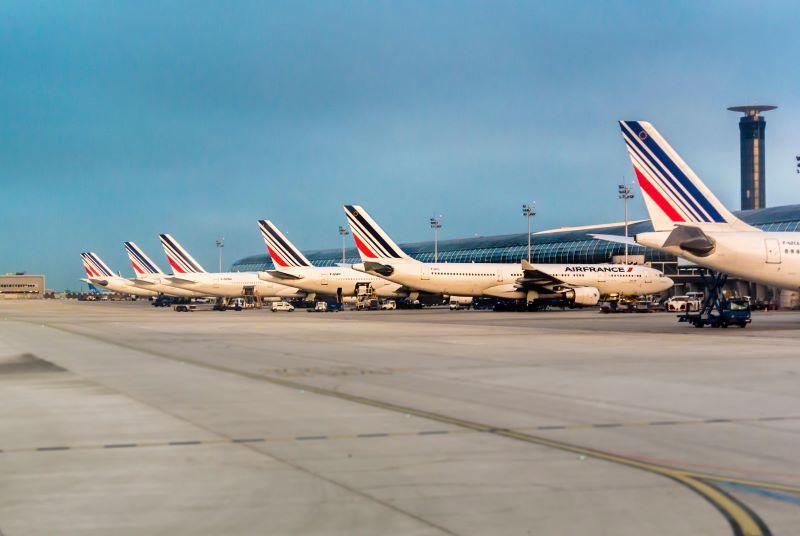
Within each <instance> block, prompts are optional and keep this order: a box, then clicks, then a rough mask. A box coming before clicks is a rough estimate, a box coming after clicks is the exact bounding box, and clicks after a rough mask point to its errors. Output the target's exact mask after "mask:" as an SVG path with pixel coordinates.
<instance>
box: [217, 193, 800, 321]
mask: <svg viewBox="0 0 800 536" xmlns="http://www.w3.org/2000/svg"><path fill="white" fill-rule="evenodd" d="M735 214H736V215H737V216H738V217H739V218H741V219H742V220H744V221H745V222H747V223H749V224H751V225H753V226H755V227H759V228H761V229H763V230H764V231H797V230H798V228H800V205H787V206H782V207H770V208H762V209H754V210H745V211H740V212H736V213H735ZM628 229H629V230H628V233H629V235H630V236H633V235H635V234H636V233H640V232H646V231H652V226H651V225H650V221H649V220H644V221H637V222H633V223H631V224H630V225H629V227H628ZM592 234H612V235H624V234H625V231H624V226H623V224H622V223H613V224H600V225H589V226H583V227H564V228H559V229H553V230H549V231H540V232H537V233H534V237H533V245H532V248H531V249H532V251H531V257H532V259H531V260H532V261H533V262H534V263H537V262H538V263H603V262H624V261H623V258H624V254H625V246H624V245H623V244H619V243H612V242H606V241H602V240H597V239H595V238H592V236H591V235H592ZM400 246H401V247H402V248H403V250H404V251H405V252H406V253H408V254H409V255H411V256H412V257H414V258H415V259H418V260H420V261H423V262H433V249H434V248H433V241H428V242H415V243H411V244H401V245H400ZM438 249H439V262H508V263H516V262H519V261H520V259H523V258H527V255H528V253H527V249H528V237H527V234H526V233H519V234H509V235H499V236H486V237H472V238H459V239H455V240H440V241H439V248H438ZM303 253H304V254H305V255H306V257H308V259H309V260H310V261H311V262H312V263H313V264H314V265H316V266H333V265H335V264H336V263H340V262H342V250H341V248H334V249H322V250H315V251H304V252H303ZM628 253H629V255H630V256H632V257H633V258H632V259H631V260H633V261H637V262H640V263H641V262H644V263H647V264H649V265H650V266H652V267H654V268H657V269H659V270H661V271H663V272H664V273H665V274H667V275H669V276H670V277H672V278H673V279H674V280H675V283H676V284H675V287H674V289H673V291H672V293H673V294H683V293H685V292H687V291H690V290H702V286H701V282H700V278H699V276H698V275H697V273H696V270H694V269H691V268H685V267H682V268H679V267H678V262H677V259H676V257H674V256H673V255H668V254H666V253H664V252H661V251H658V250H654V249H651V248H645V247H642V246H629V249H628ZM345 257H346V258H345V262H346V263H348V264H353V263H358V262H361V259H360V258H359V256H358V252H357V251H356V249H355V247H351V248H348V249H347V250H346V251H345ZM232 269H233V270H234V271H242V272H245V271H262V270H271V269H273V264H272V260H271V259H270V257H269V255H267V254H266V253H263V254H260V255H252V256H250V257H245V258H243V259H239V260H238V261H236V262H235V263H233V266H232ZM727 287H728V288H729V289H732V290H736V291H737V292H738V293H739V294H740V295H749V296H752V297H753V298H755V299H757V300H762V301H772V302H775V303H777V301H778V300H779V299H781V296H780V295H779V293H777V292H775V291H774V290H773V289H769V288H766V287H763V286H762V285H752V284H749V283H747V282H745V281H733V280H731V281H730V282H729V283H728V285H727ZM785 294H786V296H785V297H784V298H783V300H784V301H785V303H782V304H781V305H782V306H790V304H789V303H788V300H789V299H790V297H789V296H788V294H789V293H785ZM792 299H796V296H795V297H794V298H792ZM792 305H793V304H792Z"/></svg>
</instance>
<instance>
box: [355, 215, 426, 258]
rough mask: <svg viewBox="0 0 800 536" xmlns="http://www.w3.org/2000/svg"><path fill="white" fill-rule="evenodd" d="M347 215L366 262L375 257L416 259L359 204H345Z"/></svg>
mask: <svg viewBox="0 0 800 536" xmlns="http://www.w3.org/2000/svg"><path fill="white" fill-rule="evenodd" d="M344 213H345V216H347V222H348V224H349V225H350V232H351V233H353V240H354V241H355V243H356V247H357V248H358V253H359V255H360V256H361V260H362V261H364V262H366V261H370V260H375V259H398V260H399V259H402V260H407V261H410V260H414V259H412V258H411V257H409V256H408V255H406V253H405V252H404V251H403V250H402V249H400V247H399V246H398V245H397V244H395V243H394V241H393V240H392V239H391V238H390V237H389V235H388V234H386V231H384V230H383V229H381V227H380V225H378V224H377V223H376V222H375V220H373V219H372V218H371V217H370V215H369V214H368V213H367V211H366V210H364V209H363V208H361V207H360V206H358V205H345V207H344Z"/></svg>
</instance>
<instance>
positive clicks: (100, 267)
mask: <svg viewBox="0 0 800 536" xmlns="http://www.w3.org/2000/svg"><path fill="white" fill-rule="evenodd" d="M81 260H82V261H83V269H84V270H86V275H88V276H89V278H93V277H94V278H97V277H114V272H112V271H111V268H109V267H108V265H107V264H106V263H104V262H103V260H102V259H101V258H100V257H99V256H98V255H97V253H94V252H91V251H90V252H84V253H81Z"/></svg>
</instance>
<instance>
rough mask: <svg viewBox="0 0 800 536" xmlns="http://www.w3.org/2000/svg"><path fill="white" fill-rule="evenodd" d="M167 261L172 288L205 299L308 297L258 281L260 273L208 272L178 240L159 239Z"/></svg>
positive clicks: (285, 287) (167, 237)
mask: <svg viewBox="0 0 800 536" xmlns="http://www.w3.org/2000/svg"><path fill="white" fill-rule="evenodd" d="M159 237H160V238H161V245H162V247H163V248H164V253H165V254H166V255H167V261H168V262H169V265H170V266H172V269H173V270H174V271H175V273H174V275H172V276H168V277H167V278H166V281H165V282H166V283H167V284H168V285H171V286H176V287H179V288H183V289H187V290H192V291H195V292H200V293H202V294H204V295H206V296H219V297H224V298H238V297H241V296H245V295H250V294H252V295H253V296H259V297H262V298H304V297H305V296H306V293H305V292H304V291H302V290H300V289H297V288H294V287H288V286H286V285H279V284H276V283H272V282H270V281H263V280H261V279H259V277H258V273H257V272H218V273H213V272H211V273H210V272H206V270H205V268H203V267H202V266H201V265H200V263H199V262H197V261H196V260H195V259H194V257H192V256H191V255H189V252H188V251H186V250H185V249H184V248H183V247H182V246H181V245H180V244H179V243H178V241H177V240H175V239H174V238H172V237H171V236H170V235H168V234H161V235H159Z"/></svg>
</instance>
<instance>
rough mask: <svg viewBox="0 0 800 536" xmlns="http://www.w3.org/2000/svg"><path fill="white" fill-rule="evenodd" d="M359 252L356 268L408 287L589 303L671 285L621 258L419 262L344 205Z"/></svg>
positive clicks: (359, 212) (361, 211)
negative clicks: (592, 261) (599, 260)
mask: <svg viewBox="0 0 800 536" xmlns="http://www.w3.org/2000/svg"><path fill="white" fill-rule="evenodd" d="M344 211H345V215H346V216H347V221H348V223H349V225H350V230H351V232H352V235H353V240H354V241H355V243H356V247H357V248H358V252H359V255H360V256H361V260H362V262H361V264H356V265H353V268H354V269H356V270H359V271H365V272H368V273H373V274H376V275H379V276H381V277H384V278H386V279H389V280H390V281H394V282H395V283H398V284H401V285H405V286H407V287H409V288H414V289H419V290H424V291H427V292H433V293H441V294H449V295H454V296H489V297H494V298H512V299H525V300H527V302H528V303H530V302H533V301H536V300H566V301H568V302H571V303H575V304H578V305H595V304H597V303H598V302H599V301H600V298H601V296H613V295H616V296H620V295H627V296H631V295H635V296H638V295H646V294H656V293H659V292H662V291H664V290H667V289H668V288H670V287H672V285H673V282H672V280H671V279H670V278H668V277H666V276H665V275H664V274H662V273H661V272H659V271H658V270H655V269H653V268H650V267H647V266H635V265H627V266H626V265H621V264H531V263H529V262H528V261H526V260H523V261H521V263H520V264H511V263H503V264H500V263H442V262H438V263H423V262H420V261H417V260H416V259H413V258H411V257H409V256H408V255H407V254H406V253H405V252H404V251H403V250H402V249H400V247H398V246H397V244H395V243H394V241H393V240H392V239H391V238H390V237H389V235H388V234H386V232H385V231H384V230H383V229H381V227H380V226H379V225H378V224H377V223H376V222H375V220H373V219H372V217H370V215H369V214H368V213H367V212H366V211H365V210H364V209H363V208H362V207H360V206H355V205H346V206H345V207H344Z"/></svg>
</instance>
